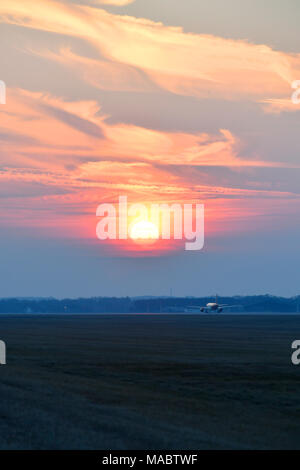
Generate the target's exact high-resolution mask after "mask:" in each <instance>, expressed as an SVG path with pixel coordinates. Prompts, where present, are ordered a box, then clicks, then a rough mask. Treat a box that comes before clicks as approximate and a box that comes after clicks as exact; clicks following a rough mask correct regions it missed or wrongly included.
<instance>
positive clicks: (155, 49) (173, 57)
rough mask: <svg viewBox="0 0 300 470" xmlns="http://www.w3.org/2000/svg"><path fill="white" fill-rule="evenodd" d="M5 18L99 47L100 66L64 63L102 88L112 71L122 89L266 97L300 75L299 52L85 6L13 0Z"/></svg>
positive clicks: (2, 12) (4, 7)
mask: <svg viewBox="0 0 300 470" xmlns="http://www.w3.org/2000/svg"><path fill="white" fill-rule="evenodd" d="M0 16H1V19H2V21H5V22H7V23H11V24H18V25H21V26H25V27H29V28H34V29H40V30H44V31H51V32H53V33H59V34H64V35H65V34H68V35H71V36H74V37H78V38H81V39H83V40H85V41H87V42H88V43H89V44H91V45H92V46H93V47H95V48H97V49H98V51H99V53H100V54H101V57H104V61H103V60H102V59H101V60H99V64H98V65H97V67H96V68H95V70H96V71H93V69H92V63H91V62H90V61H86V59H85V58H82V57H76V56H75V54H71V53H68V54H67V56H68V57H67V58H68V61H67V64H71V65H72V66H73V67H74V66H76V64H77V68H78V73H83V74H84V76H85V78H86V79H87V80H88V81H89V82H90V83H91V82H92V83H95V85H96V86H99V87H106V86H107V85H108V78H107V77H108V76H110V77H111V81H112V83H113V85H112V86H113V87H117V86H120V87H121V89H123V86H125V88H126V87H127V86H128V83H130V86H131V87H132V86H136V87H137V89H140V88H141V87H142V88H143V87H146V88H147V87H150V85H149V82H152V86H155V85H156V86H159V87H161V88H163V89H165V90H168V91H171V92H173V93H178V94H183V95H190V96H196V97H215V98H223V99H240V98H241V97H242V98H243V99H249V100H254V101H261V100H265V99H273V98H276V99H277V98H281V99H282V98H284V97H286V96H289V94H290V84H291V82H292V81H293V80H294V79H295V77H298V76H299V75H300V54H289V53H285V52H281V51H275V50H273V49H272V48H270V47H269V46H266V45H256V44H252V43H249V42H247V41H236V40H231V39H224V38H221V37H215V36H211V35H201V34H190V33H185V32H184V31H183V30H182V29H181V28H180V27H170V26H165V25H163V24H162V23H156V22H153V21H150V20H146V19H141V18H134V17H129V16H120V15H113V14H111V13H108V12H107V11H105V10H102V9H95V8H92V7H88V6H82V5H81V6H80V5H74V4H73V5H67V4H61V3H59V2H56V1H54V0H53V1H51V0H44V1H42V2H39V3H38V4H37V3H36V2H35V1H34V0H27V2H23V1H21V0H10V2H5V3H4V4H3V3H2V4H1V5H0ZM45 54H46V56H47V54H49V53H48V52H45ZM60 55H61V57H59V56H58V55H56V58H57V60H60V61H62V60H63V57H64V55H66V53H65V52H64V51H62V52H61V53H60ZM52 58H55V55H53V56H52ZM105 61H107V62H108V63H107V64H105ZM83 62H85V63H86V64H87V70H85V71H84V72H83V71H82V68H81V70H80V69H79V67H80V64H82V63H83ZM112 64H114V65H112ZM101 71H103V72H104V75H106V77H104V79H102V77H101ZM121 71H122V76H123V77H124V82H125V84H124V85H123V84H122V83H121V81H122V80H121V79H120V72H121ZM141 73H143V74H144V75H143V76H142V75H141Z"/></svg>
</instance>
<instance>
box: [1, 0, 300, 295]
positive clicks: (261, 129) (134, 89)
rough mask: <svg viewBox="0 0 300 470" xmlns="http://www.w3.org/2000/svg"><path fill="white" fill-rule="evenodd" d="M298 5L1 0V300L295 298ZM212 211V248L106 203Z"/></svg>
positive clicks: (299, 161)
mask: <svg viewBox="0 0 300 470" xmlns="http://www.w3.org/2000/svg"><path fill="white" fill-rule="evenodd" d="M299 18H300V3H299V1H298V0H285V1H283V0H265V1H264V2H261V0H243V1H240V0H224V1H223V0H210V1H209V2H207V1H202V0H186V1H185V2H183V1H182V0H86V1H83V0H76V1H75V0H73V1H71V0H64V1H63V0H60V1H54V0H53V1H52V0H38V1H37V0H3V1H1V3H0V52H1V67H0V80H3V81H4V82H5V83H6V87H7V96H6V104H5V105H0V146H1V147H0V148H1V151H0V243H1V245H0V246H1V263H0V280H1V282H0V296H1V297H11V296H57V297H79V296H110V295H117V296H124V295H168V294H169V292H170V289H171V288H172V290H173V294H174V295H177V296H182V295H194V296H202V295H207V294H213V293H215V292H218V293H219V294H220V295H231V294H241V295H243V294H255V293H257V294H261V293H270V294H275V295H286V296H292V295H296V294H299V290H300V287H299V277H300V276H299V270H300V249H299V231H300V104H298V105H296V104H293V103H292V100H291V96H292V93H293V89H292V86H291V84H292V82H293V81H294V80H300V41H299ZM120 195H126V196H127V197H128V200H129V202H132V203H133V202H141V203H143V204H147V205H148V204H151V203H171V202H172V203H180V204H184V203H193V204H196V203H200V204H204V205H205V214H206V215H205V227H206V230H205V246H204V249H203V250H202V251H199V252H188V251H184V249H182V246H181V245H180V244H179V245H180V246H177V244H176V243H175V244H174V243H170V244H169V245H165V246H163V247H162V246H161V245H159V242H157V243H158V245H156V244H155V243H153V244H150V245H147V246H145V247H143V246H141V245H138V244H135V246H133V245H134V244H132V243H128V244H127V245H126V243H125V244H124V243H114V244H109V246H107V245H108V244H107V243H105V242H101V241H100V240H98V239H97V237H96V225H97V222H98V220H97V218H96V209H97V206H98V205H99V204H101V203H116V202H117V201H118V198H119V196H120Z"/></svg>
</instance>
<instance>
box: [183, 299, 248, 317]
mask: <svg viewBox="0 0 300 470" xmlns="http://www.w3.org/2000/svg"><path fill="white" fill-rule="evenodd" d="M232 307H239V305H228V304H219V302H218V296H217V295H216V301H215V302H209V303H208V304H206V307H200V306H199V305H190V306H189V307H187V308H186V309H185V312H191V311H193V312H194V311H195V310H198V311H200V312H203V313H210V312H217V313H221V312H223V309H224V308H232Z"/></svg>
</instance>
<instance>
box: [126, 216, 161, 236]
mask: <svg viewBox="0 0 300 470" xmlns="http://www.w3.org/2000/svg"><path fill="white" fill-rule="evenodd" d="M129 236H130V238H132V240H157V239H158V238H159V230H158V228H157V226H156V225H155V224H153V223H152V222H149V221H146V220H142V221H140V222H136V223H134V224H133V225H132V226H131V227H130V230H129Z"/></svg>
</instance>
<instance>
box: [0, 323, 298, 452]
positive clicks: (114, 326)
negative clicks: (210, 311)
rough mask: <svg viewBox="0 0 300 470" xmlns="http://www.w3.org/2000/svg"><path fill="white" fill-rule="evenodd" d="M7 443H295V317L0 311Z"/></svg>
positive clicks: (1, 425)
mask: <svg viewBox="0 0 300 470" xmlns="http://www.w3.org/2000/svg"><path fill="white" fill-rule="evenodd" d="M0 339H2V340H4V341H5V342H6V344H7V365H5V366H0V448H1V449H138V448H141V449H147V450H148V449H155V450H158V449H248V448H256V449H258V448H259V449H265V448H272V449H279V448H281V449H285V448H289V449H291V448H298V449H299V448H300V365H299V366H298V367H297V366H294V365H292V363H291V343H292V341H293V340H294V339H300V315H299V316H296V315H294V316H291V315H274V316H273V315H260V316H258V315H253V316H251V315H241V316H239V315H213V316H209V315H187V314H185V315H142V314H141V315H131V316H130V315H60V316H58V315H43V316H42V315H9V316H8V315H7V316H0Z"/></svg>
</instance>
